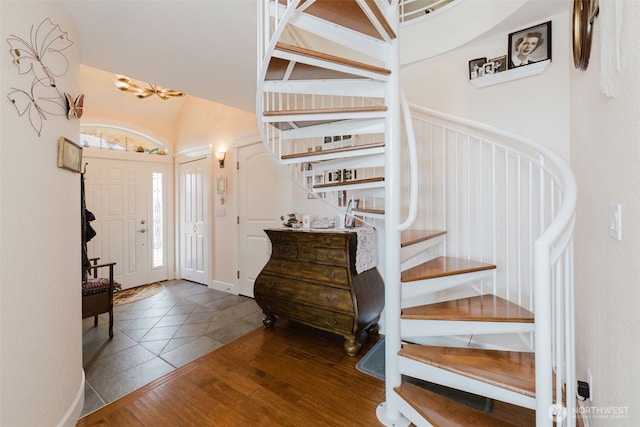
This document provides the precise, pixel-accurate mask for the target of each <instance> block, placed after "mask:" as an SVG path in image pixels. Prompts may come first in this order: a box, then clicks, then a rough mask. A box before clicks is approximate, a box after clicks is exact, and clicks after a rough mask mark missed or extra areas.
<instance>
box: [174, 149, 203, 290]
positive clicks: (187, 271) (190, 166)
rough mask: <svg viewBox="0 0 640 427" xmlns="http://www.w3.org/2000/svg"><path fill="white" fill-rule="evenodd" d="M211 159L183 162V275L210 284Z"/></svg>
mask: <svg viewBox="0 0 640 427" xmlns="http://www.w3.org/2000/svg"><path fill="white" fill-rule="evenodd" d="M210 162H211V161H210V159H209V158H201V159H198V160H193V161H189V162H185V163H181V164H180V166H179V169H178V170H179V175H180V184H179V189H180V190H179V193H180V201H179V203H180V208H179V216H180V218H179V230H180V231H179V234H180V277H181V278H183V279H186V280H190V281H192V282H196V283H201V284H204V285H207V286H209V284H210V281H211V273H210V265H211V261H210V253H211V252H210V232H211V230H210V222H209V221H210V214H209V211H210V208H211V207H210V205H209V191H210V186H209V176H210V171H209V170H210Z"/></svg>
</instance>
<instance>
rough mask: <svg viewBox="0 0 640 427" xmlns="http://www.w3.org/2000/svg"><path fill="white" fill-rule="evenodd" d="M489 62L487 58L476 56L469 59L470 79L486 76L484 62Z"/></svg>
mask: <svg viewBox="0 0 640 427" xmlns="http://www.w3.org/2000/svg"><path fill="white" fill-rule="evenodd" d="M486 62H487V58H486V57H485V58H476V59H472V60H471V61H469V80H473V79H477V78H478V77H482V76H484V68H482V67H483V66H484V64H485V63H486Z"/></svg>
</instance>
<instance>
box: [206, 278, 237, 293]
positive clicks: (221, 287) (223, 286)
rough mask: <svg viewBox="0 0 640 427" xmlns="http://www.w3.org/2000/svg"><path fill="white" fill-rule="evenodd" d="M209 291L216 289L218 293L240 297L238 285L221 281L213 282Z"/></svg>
mask: <svg viewBox="0 0 640 427" xmlns="http://www.w3.org/2000/svg"><path fill="white" fill-rule="evenodd" d="M209 289H215V290H217V291H222V292H228V293H230V294H234V295H238V290H237V289H236V285H234V284H233V283H227V282H222V281H220V280H212V281H211V284H209Z"/></svg>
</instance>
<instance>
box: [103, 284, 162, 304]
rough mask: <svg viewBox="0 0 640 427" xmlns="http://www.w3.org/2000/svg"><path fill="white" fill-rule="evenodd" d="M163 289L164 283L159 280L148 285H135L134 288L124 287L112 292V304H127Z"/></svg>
mask: <svg viewBox="0 0 640 427" xmlns="http://www.w3.org/2000/svg"><path fill="white" fill-rule="evenodd" d="M163 289H164V285H163V284H162V283H159V282H155V283H149V284H148V285H142V286H136V287H135V288H131V289H125V290H124V291H118V292H115V293H114V294H113V305H122V304H129V303H132V302H136V301H140V300H141V299H145V298H149V297H152V296H154V295H156V294H158V293H160V292H162V290H163Z"/></svg>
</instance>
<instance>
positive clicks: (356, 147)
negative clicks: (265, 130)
mask: <svg viewBox="0 0 640 427" xmlns="http://www.w3.org/2000/svg"><path fill="white" fill-rule="evenodd" d="M379 147H384V142H376V143H373V144H363V145H352V146H349V147H340V148H330V149H328V150H321V151H309V152H306V153H296V154H287V155H284V156H282V157H281V158H282V160H289V159H298V158H304V157H309V156H317V155H322V154H335V153H345V152H349V151H358V150H364V149H367V148H379Z"/></svg>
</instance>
